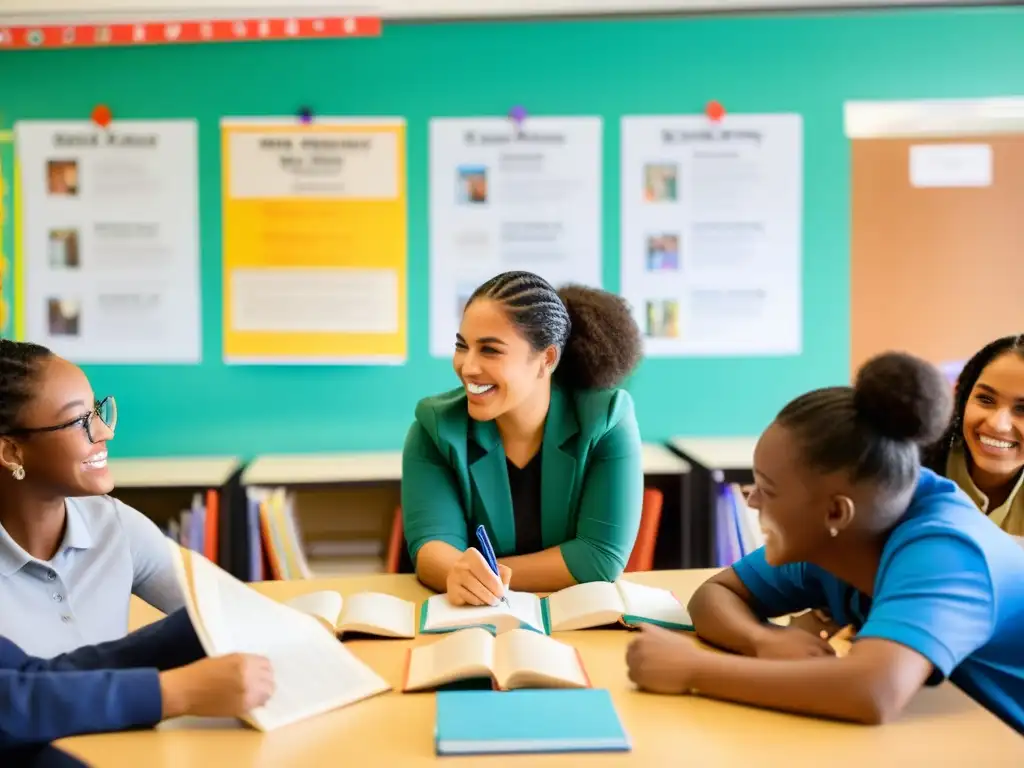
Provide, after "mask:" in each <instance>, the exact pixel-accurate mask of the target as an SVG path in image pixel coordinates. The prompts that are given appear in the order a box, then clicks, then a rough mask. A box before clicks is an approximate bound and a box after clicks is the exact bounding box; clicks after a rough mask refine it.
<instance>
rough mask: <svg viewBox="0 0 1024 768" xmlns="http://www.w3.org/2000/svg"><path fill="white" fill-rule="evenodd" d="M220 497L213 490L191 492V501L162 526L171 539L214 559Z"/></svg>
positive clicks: (216, 545) (215, 557)
mask: <svg viewBox="0 0 1024 768" xmlns="http://www.w3.org/2000/svg"><path fill="white" fill-rule="evenodd" d="M219 500H220V496H219V494H218V493H217V491H215V490H209V491H207V492H206V493H195V494H193V495H192V504H191V506H189V508H188V509H183V510H181V512H180V513H179V514H178V515H177V517H172V518H171V519H170V520H168V521H167V523H166V524H165V525H164V526H162V529H163V532H164V534H166V535H167V537H168V538H170V539H171V540H172V541H174V542H176V543H178V544H180V545H181V546H183V547H185V549H191V550H192V551H193V552H198V553H200V554H201V555H203V556H204V557H206V558H208V559H209V560H212V561H214V562H217V559H218V555H217V547H218V535H217V534H218V531H217V528H218V506H219Z"/></svg>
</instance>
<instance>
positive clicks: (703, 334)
mask: <svg viewBox="0 0 1024 768" xmlns="http://www.w3.org/2000/svg"><path fill="white" fill-rule="evenodd" d="M621 184H622V245H621V263H622V288H621V290H622V294H623V295H624V296H625V297H626V299H627V300H628V301H629V302H630V303H631V304H632V306H633V310H634V312H635V314H636V319H637V322H638V323H639V324H640V327H641V329H642V330H643V332H644V335H645V353H646V354H647V355H650V356H691V355H693V356H721V355H739V356H757V355H796V354H799V353H800V349H801V335H802V322H801V317H802V311H801V294H802V291H801V262H802V236H801V232H802V221H803V220H802V212H803V123H802V120H801V118H800V116H799V115H791V114H770V115H726V116H725V117H724V118H723V119H722V120H721V121H720V122H712V121H710V120H709V119H708V118H707V117H705V116H704V115H692V116H690V115H667V116H636V117H624V118H623V119H622V177H621Z"/></svg>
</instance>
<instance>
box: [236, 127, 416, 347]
mask: <svg viewBox="0 0 1024 768" xmlns="http://www.w3.org/2000/svg"><path fill="white" fill-rule="evenodd" d="M221 134H222V135H221V139H222V151H223V181H222V185H223V214H224V222H223V238H224V242H223V249H224V253H223V261H224V361H225V362H227V363H283V364H288V363H292V364H304V363H327V364H330V363H336V364H355V365H358V364H369V365H382V364H397V363H401V362H403V361H404V360H405V358H406V354H407V350H406V347H407V331H406V324H407V310H406V307H407V301H406V291H407V271H406V243H407V234H406V208H407V205H406V181H405V178H406V164H405V163H406V160H405V121H404V120H401V119H392V118H379V119H369V118H367V119H337V120H325V119H318V120H317V121H316V122H315V123H312V124H305V125H302V124H296V122H295V120H294V119H288V120H277V119H268V120H259V119H252V120H236V119H232V120H224V121H223V122H222V123H221Z"/></svg>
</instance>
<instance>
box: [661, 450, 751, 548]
mask: <svg viewBox="0 0 1024 768" xmlns="http://www.w3.org/2000/svg"><path fill="white" fill-rule="evenodd" d="M756 444H757V438H756V437H749V436H748V437H674V438H672V439H671V440H670V441H669V447H670V448H671V449H672V450H673V451H674V452H675V453H676V454H677V455H679V456H681V457H682V458H683V459H685V460H686V461H688V462H689V463H690V465H691V467H692V471H691V473H690V478H689V494H688V495H689V498H688V500H687V502H686V503H684V505H683V506H684V509H683V515H682V518H683V520H682V525H683V530H684V531H689V532H690V536H689V537H688V539H689V541H688V544H689V546H688V547H687V548H686V551H685V552H684V561H683V565H682V567H683V568H713V567H716V566H717V563H716V562H715V559H716V558H715V551H716V546H717V535H718V532H717V531H716V526H715V510H716V508H717V506H718V498H719V487H720V485H721V484H723V483H740V484H743V485H746V484H748V483H751V482H753V479H754V475H753V469H752V465H753V460H754V446H755V445H756Z"/></svg>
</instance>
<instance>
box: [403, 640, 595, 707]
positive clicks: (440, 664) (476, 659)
mask: <svg viewBox="0 0 1024 768" xmlns="http://www.w3.org/2000/svg"><path fill="white" fill-rule="evenodd" d="M476 678H490V679H491V682H492V685H493V687H494V688H497V689H498V690H502V691H508V690H512V689H514V688H589V687H590V680H589V678H588V677H587V673H586V671H585V670H584V669H583V661H582V660H581V659H580V655H579V653H578V652H577V651H576V649H575V648H573V647H572V646H571V645H566V644H565V643H560V642H559V641H558V640H552V639H551V638H550V637H545V636H544V635H540V634H537V633H536V632H533V631H531V630H528V629H513V630H511V631H509V632H505V633H504V634H501V635H498V636H497V637H495V636H493V635H491V633H490V632H488V631H487V630H486V629H484V628H482V627H472V628H470V629H463V630H461V631H459V632H456V633H455V634H452V635H449V636H448V637H445V638H444V639H442V640H438V641H437V642H434V643H431V644H430V645H421V646H418V647H416V648H413V649H412V650H410V651H409V661H408V667H407V668H406V673H405V684H404V685H403V687H402V690H404V691H425V690H432V689H435V688H439V687H441V686H443V685H447V684H449V683H454V682H456V681H463V680H472V679H476Z"/></svg>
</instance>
